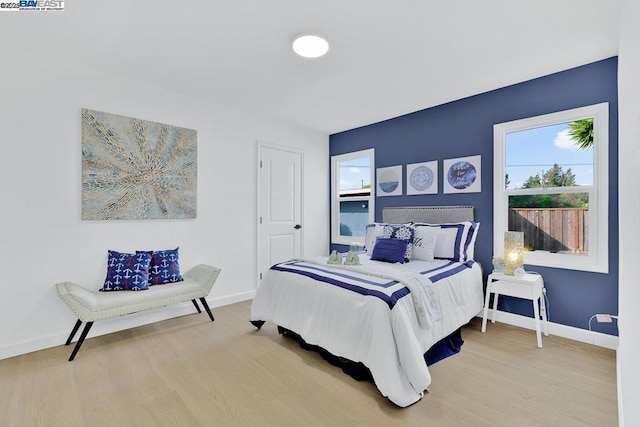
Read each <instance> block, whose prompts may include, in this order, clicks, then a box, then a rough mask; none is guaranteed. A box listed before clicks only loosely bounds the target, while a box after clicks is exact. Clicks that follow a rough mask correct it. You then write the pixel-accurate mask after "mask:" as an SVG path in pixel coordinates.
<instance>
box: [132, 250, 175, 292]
mask: <svg viewBox="0 0 640 427" xmlns="http://www.w3.org/2000/svg"><path fill="white" fill-rule="evenodd" d="M178 249H180V248H179V247H178V248H175V249H166V250H162V251H136V253H141V252H144V253H148V254H150V256H151V266H150V267H149V285H162V284H164V283H173V282H181V281H182V280H184V279H183V278H182V276H181V275H180V263H179V261H178V258H179V256H178Z"/></svg>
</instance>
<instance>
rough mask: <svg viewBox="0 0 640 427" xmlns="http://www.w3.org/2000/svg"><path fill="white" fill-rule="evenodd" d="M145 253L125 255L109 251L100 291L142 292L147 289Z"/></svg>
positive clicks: (147, 267)
mask: <svg viewBox="0 0 640 427" xmlns="http://www.w3.org/2000/svg"><path fill="white" fill-rule="evenodd" d="M150 264H151V256H150V255H149V254H147V253H136V254H127V253H121V252H116V251H109V255H108V259H107V277H106V279H105V280H104V285H103V286H102V289H100V290H101V291H105V292H107V291H143V290H145V289H149V265H150Z"/></svg>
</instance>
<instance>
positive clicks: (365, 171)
mask: <svg viewBox="0 0 640 427" xmlns="http://www.w3.org/2000/svg"><path fill="white" fill-rule="evenodd" d="M365 186H369V187H370V186H371V165H370V164H369V158H368V157H363V158H359V159H353V160H347V161H344V162H340V190H356V189H360V188H365Z"/></svg>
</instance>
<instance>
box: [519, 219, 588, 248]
mask: <svg viewBox="0 0 640 427" xmlns="http://www.w3.org/2000/svg"><path fill="white" fill-rule="evenodd" d="M588 212H589V209H588V208H512V209H509V230H511V231H523V232H524V245H525V248H526V249H527V250H542V251H550V252H560V253H573V254H587V253H589V215H588Z"/></svg>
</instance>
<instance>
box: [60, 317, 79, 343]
mask: <svg viewBox="0 0 640 427" xmlns="http://www.w3.org/2000/svg"><path fill="white" fill-rule="evenodd" d="M80 325H82V320H80V319H78V321H77V322H76V324H75V326H74V327H73V329H72V330H71V334H70V335H69V338H67V342H66V343H64V345H69V344H71V341H73V337H75V336H76V333H77V332H78V329H80Z"/></svg>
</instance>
